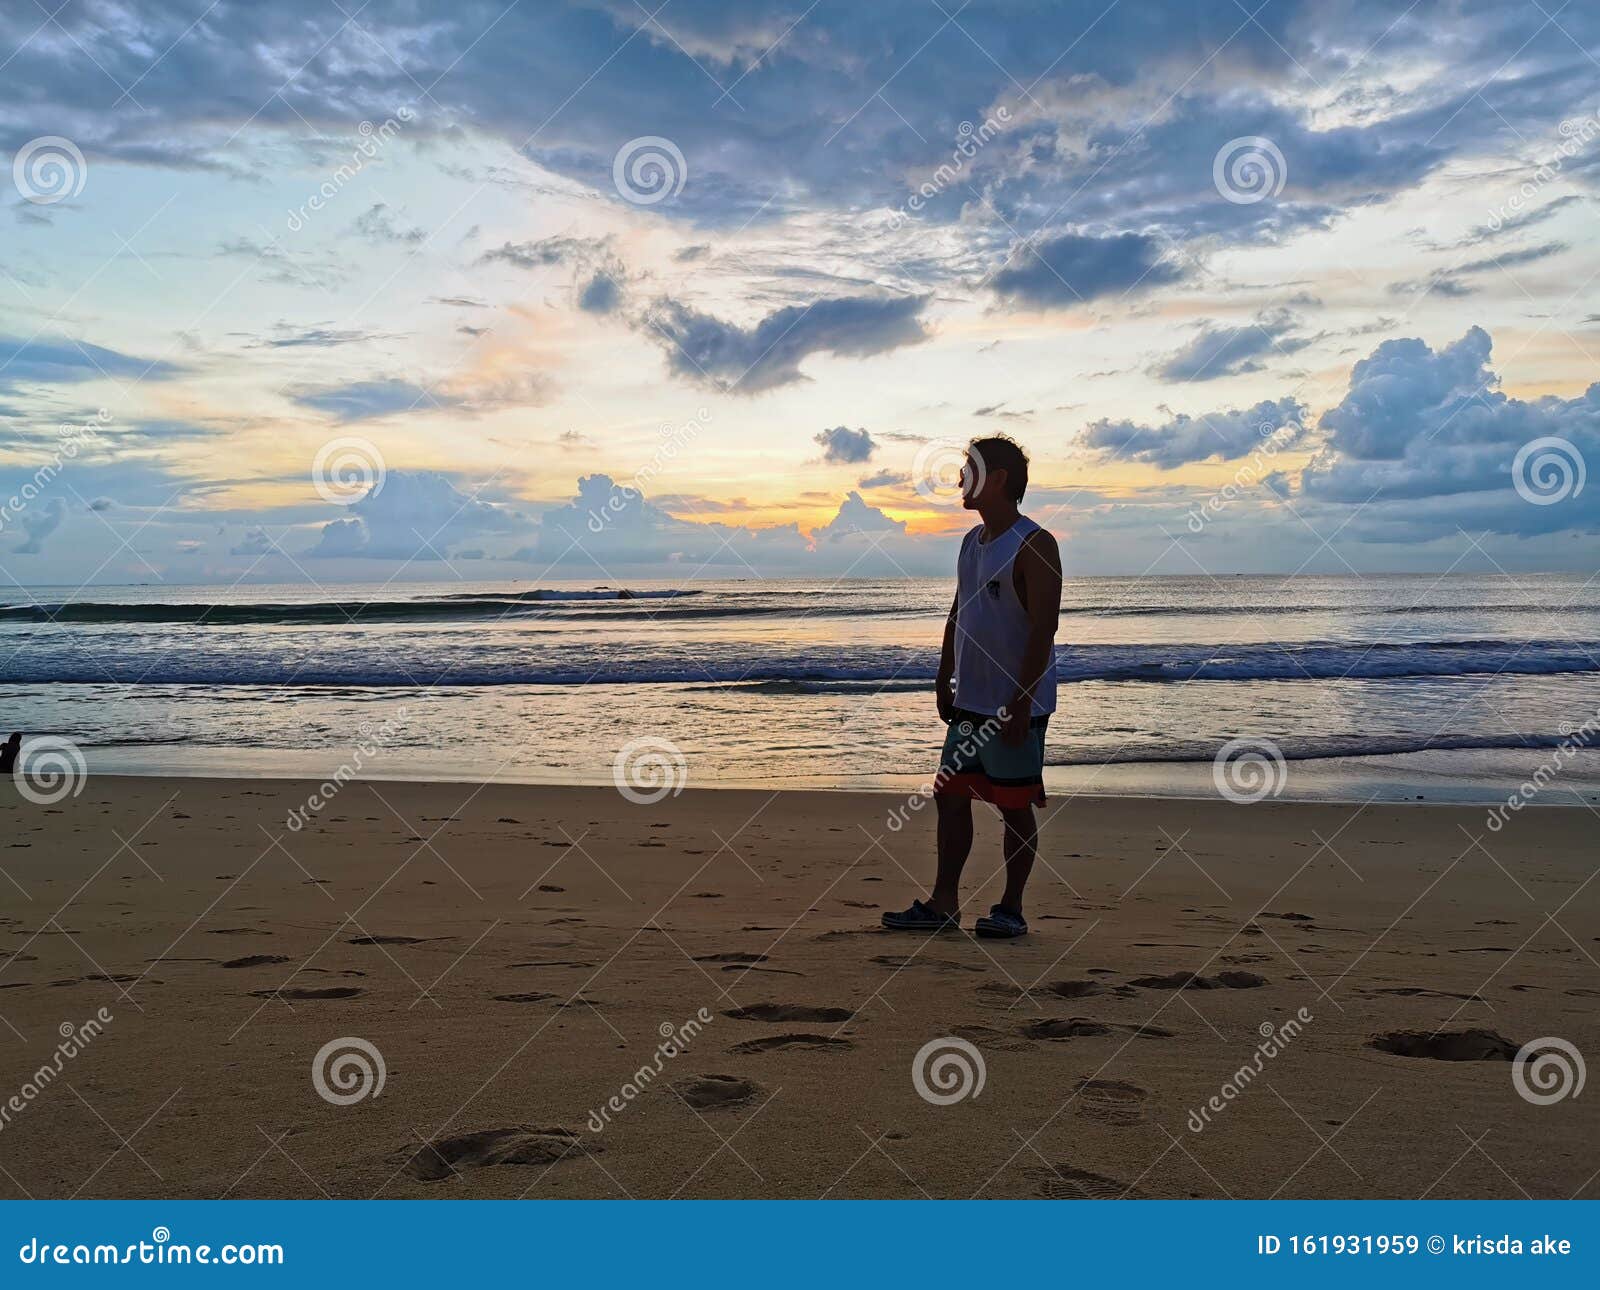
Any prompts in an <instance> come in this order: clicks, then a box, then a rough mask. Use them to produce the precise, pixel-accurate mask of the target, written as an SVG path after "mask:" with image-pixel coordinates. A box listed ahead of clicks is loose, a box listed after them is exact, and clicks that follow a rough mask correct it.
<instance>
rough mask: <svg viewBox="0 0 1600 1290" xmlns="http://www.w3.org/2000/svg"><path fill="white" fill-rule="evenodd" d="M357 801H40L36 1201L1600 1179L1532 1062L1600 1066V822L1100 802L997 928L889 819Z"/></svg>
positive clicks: (9, 803)
mask: <svg viewBox="0 0 1600 1290" xmlns="http://www.w3.org/2000/svg"><path fill="white" fill-rule="evenodd" d="M313 787H314V786H313V785H309V784H303V783H295V782H287V781H264V780H198V779H157V778H145V779H135V778H112V777H104V776H97V777H94V778H91V779H90V780H89V781H88V782H87V783H86V784H85V785H84V786H83V791H82V792H81V794H80V795H79V796H77V797H69V798H66V799H64V800H62V801H60V802H58V803H56V804H55V805H53V806H41V805H38V804H35V803H33V802H30V801H26V800H23V799H21V798H19V797H17V796H16V795H15V794H14V793H10V792H8V794H7V798H6V800H5V801H3V802H0V819H3V820H4V833H5V843H4V845H3V849H0V869H3V877H0V888H3V889H4V890H5V892H6V899H5V901H4V905H3V908H4V911H5V912H4V917H3V919H0V927H3V930H0V951H3V965H0V1017H3V1018H4V1027H5V1030H6V1031H7V1034H6V1037H5V1042H4V1046H3V1054H4V1056H3V1063H0V1097H3V1096H10V1098H11V1100H10V1102H9V1103H6V1104H5V1105H6V1115H5V1118H4V1123H3V1127H0V1192H3V1194H5V1195H7V1196H11V1197H21V1196H33V1197H68V1196H85V1197H156V1196H179V1197H223V1196H227V1197H322V1196H332V1197H341V1198H346V1197H360V1198H366V1197H374V1196H377V1197H416V1196H428V1197H439V1196H451V1197H491V1196H492V1197H518V1196H528V1197H624V1196H632V1197H667V1196H684V1197H817V1196H831V1197H921V1196H924V1195H926V1196H932V1197H967V1196H980V1197H1031V1196H1045V1197H1059V1198H1076V1197H1115V1196H1129V1197H1175V1198H1181V1197H1193V1196H1202V1197H1219V1196H1232V1197H1268V1196H1284V1197H1415V1196H1424V1195H1426V1196H1430V1197H1521V1196H1524V1195H1527V1196H1534V1197H1561V1198H1565V1197H1570V1196H1575V1195H1576V1196H1587V1197H1591V1198H1593V1197H1595V1196H1596V1195H1597V1185H1600V1184H1597V1181H1596V1177H1597V1175H1596V1159H1595V1150H1594V1148H1595V1144H1596V1143H1597V1142H1600V1101H1597V1100H1596V1098H1595V1097H1594V1096H1593V1095H1592V1093H1591V1094H1590V1095H1588V1096H1577V1097H1572V1096H1568V1097H1564V1098H1562V1099H1560V1100H1558V1101H1554V1102H1551V1103H1550V1104H1547V1105H1540V1104H1536V1103H1535V1102H1534V1101H1530V1100H1529V1099H1527V1098H1525V1097H1524V1096H1522V1095H1520V1094H1519V1092H1518V1089H1517V1087H1516V1084H1515V1082H1514V1080H1513V1072H1514V1070H1526V1069H1528V1068H1526V1067H1521V1066H1518V1065H1517V1064H1515V1063H1513V1062H1512V1061H1511V1060H1510V1056H1511V1054H1512V1053H1513V1052H1514V1051H1515V1050H1516V1049H1518V1048H1519V1047H1520V1046H1521V1045H1523V1044H1525V1043H1528V1042H1529V1041H1531V1040H1534V1039H1536V1038H1541V1037H1558V1038H1561V1039H1563V1040H1565V1041H1566V1042H1568V1043H1570V1044H1572V1045H1575V1046H1576V1048H1577V1049H1578V1050H1579V1051H1580V1052H1581V1053H1586V1054H1589V1055H1591V1056H1592V1055H1593V1054H1595V1053H1596V1052H1600V1042H1597V1041H1600V1025H1597V1023H1596V1020H1595V1000H1596V999H1597V998H1600V964H1597V962H1596V956H1597V954H1600V884H1595V883H1593V881H1592V880H1593V877H1594V873H1595V868H1594V836H1595V817H1594V814H1593V812H1591V811H1590V810H1588V809H1583V808H1554V807H1552V808H1547V809H1546V808H1540V809H1530V810H1526V811H1523V812H1521V813H1520V814H1517V815H1515V816H1513V817H1512V818H1511V820H1510V823H1509V824H1508V825H1507V826H1506V828H1505V829H1504V830H1503V831H1501V832H1498V833H1493V832H1490V831H1488V830H1487V829H1486V828H1485V823H1484V811H1483V810H1482V809H1480V808H1466V807H1445V806H1434V805H1429V804H1415V805H1405V806H1395V805H1366V806H1361V805H1356V804H1351V805H1339V804H1311V805H1307V804H1293V803H1283V802H1271V801H1269V802H1261V803H1257V804H1253V805H1233V804H1229V803H1226V802H1222V801H1183V800H1140V799H1135V798H1121V799H1118V798H1098V799H1096V798H1077V799H1073V800H1056V801H1053V802H1052V804H1051V807H1050V809H1049V810H1048V811H1047V812H1046V813H1045V819H1046V823H1045V825H1044V830H1043V835H1042V840H1041V855H1040V865H1039V868H1038V869H1037V870H1036V873H1035V877H1034V883H1033V886H1032V887H1031V888H1030V891H1029V898H1030V907H1029V910H1028V913H1029V917H1030V920H1031V923H1032V927H1033V932H1032V934H1031V935H1029V936H1028V937H1026V938H1024V939H1022V940H1020V941H1016V942H1005V943H995V942H988V941H977V940H974V939H972V938H971V937H969V936H967V935H964V934H963V935H960V936H953V935H946V936H940V937H937V938H931V939H929V938H919V937H916V936H907V935H895V934H892V933H887V932H883V931H881V930H879V928H878V917H879V913H880V911H881V910H883V909H886V908H898V907H902V906H904V905H905V904H906V903H907V902H908V901H909V899H910V898H911V897H912V896H913V895H916V894H920V893H922V892H923V891H924V890H925V887H926V883H927V881H928V879H929V877H930V875H931V851H932V826H933V819H932V811H931V809H926V810H921V811H912V812H909V813H908V815H907V819H908V822H907V823H906V824H905V826H904V827H903V828H900V829H898V830H897V829H891V828H890V827H889V825H888V823H887V821H888V818H889V816H890V813H891V812H893V811H894V810H895V808H896V807H898V806H901V805H902V804H903V803H904V800H905V799H903V798H899V797H894V796H891V795H887V794H883V795H869V794H845V793H802V792H784V793H776V794H767V793H757V792H748V791H736V790H694V789H690V790H687V791H685V792H683V793H682V794H681V795H680V796H677V797H669V798H667V799H665V800H662V801H660V802H657V803H653V804H648V805H638V804H633V803H630V802H628V801H625V800H624V799H623V798H622V797H620V796H619V794H617V793H616V792H614V791H611V790H609V789H597V788H548V787H537V788H534V787H524V786H515V785H492V786H488V787H478V788H474V787H472V786H469V785H461V784H411V783H406V784H402V783H357V784H351V785H349V786H346V787H345V788H344V789H343V790H342V791H341V792H339V793H338V794H337V795H336V796H334V797H333V798H332V800H331V801H329V802H328V803H327V804H325V805H324V806H323V807H322V809H321V810H320V811H313V812H310V813H308V817H307V819H308V822H307V823H305V824H304V826H303V827H301V828H299V829H297V830H296V829H291V828H289V827H287V824H286V821H287V820H288V819H289V817H290V814H291V812H292V811H294V810H296V809H297V808H303V807H304V805H305V803H306V801H307V797H308V794H309V793H310V792H311V791H312V789H313ZM998 864H999V859H998V846H997V830H996V826H995V824H994V823H993V821H989V820H983V819H980V826H979V839H978V843H977V846H976V848H975V851H974V857H973V860H972V862H971V864H970V865H969V868H968V883H967V887H966V893H965V894H966V896H967V899H968V904H967V907H966V921H967V922H968V923H969V924H970V922H971V919H972V917H973V916H975V915H976V914H978V913H982V912H983V911H984V910H986V909H987V907H988V904H989V903H990V902H991V901H992V900H993V899H995V897H996V894H997V892H998V890H999V878H998V873H997V869H998ZM1180 987H1182V988H1180ZM97 1017H99V1018H101V1020H100V1021H99V1022H98V1023H97V1025H96V1026H95V1027H91V1028H90V1029H89V1030H88V1031H84V1030H83V1029H82V1028H83V1026H84V1023H86V1022H88V1021H89V1020H90V1019H92V1018H97ZM689 1023H693V1024H689ZM1290 1023H1292V1024H1290ZM63 1027H66V1028H67V1029H73V1028H77V1029H76V1030H74V1034H75V1036H76V1038H74V1039H72V1040H71V1041H70V1042H69V1043H68V1044H67V1046H69V1047H70V1048H71V1049H72V1052H71V1053H70V1054H68V1055H65V1056H63V1055H61V1051H62V1045H63V1043H64V1042H67V1041H64V1039H63V1036H64V1033H65V1032H64V1030H63ZM1386 1037H1387V1038H1386ZM352 1039H358V1040H361V1041H363V1045H364V1046H357V1047H356V1048H355V1049H352V1048H351V1046H350V1045H349V1044H348V1043H346V1044H345V1045H344V1048H343V1050H342V1051H355V1052H356V1053H357V1056H358V1057H359V1058H361V1059H362V1060H365V1061H366V1062H367V1063H368V1066H369V1068H370V1069H372V1070H373V1071H374V1073H375V1072H376V1065H375V1064H374V1059H373V1057H372V1056H368V1055H367V1054H368V1053H370V1054H375V1055H376V1058H377V1059H380V1060H381V1065H382V1072H383V1082H382V1087H381V1091H379V1090H376V1089H375V1088H374V1086H373V1082H371V1081H369V1082H367V1083H365V1084H363V1083H360V1082H357V1083H356V1084H354V1085H351V1086H348V1087H349V1088H350V1089H351V1090H352V1091H353V1092H354V1093H355V1094H357V1095H358V1096H356V1097H354V1099H353V1100H351V1099H350V1097H349V1094H348V1093H341V1091H340V1089H341V1085H340V1084H339V1079H340V1078H341V1072H344V1073H348V1071H347V1070H346V1068H343V1067H338V1066H337V1062H336V1060H335V1057H333V1056H330V1057H329V1058H328V1059H327V1061H325V1062H324V1064H323V1069H321V1070H320V1071H318V1072H317V1078H314V1069H315V1068H316V1059H317V1057H318V1054H319V1052H320V1051H322V1050H323V1049H324V1048H325V1046H329V1045H334V1041H349V1040H352ZM669 1040H670V1041H671V1042H670V1045H669ZM953 1040H959V1041H962V1042H961V1043H960V1044H954V1043H952V1042H951V1041H953ZM931 1041H941V1042H942V1043H943V1044H944V1048H943V1049H942V1050H941V1051H942V1052H944V1053H945V1054H946V1056H947V1057H949V1063H947V1064H944V1065H940V1064H939V1063H937V1062H936V1063H935V1066H934V1069H933V1072H932V1075H931V1076H930V1077H929V1079H931V1081H932V1082H931V1083H930V1082H929V1079H924V1080H923V1087H924V1091H926V1092H928V1093H930V1094H931V1095H932V1098H931V1100H930V1098H929V1097H925V1096H923V1095H922V1093H920V1092H919V1090H918V1086H917V1084H918V1081H917V1080H914V1078H913V1066H914V1063H915V1060H916V1058H917V1055H918V1054H919V1051H921V1050H923V1049H924V1047H925V1045H928V1044H929V1043H930V1042H931ZM664 1045H666V1046H670V1047H671V1049H672V1052H673V1053H675V1055H670V1054H668V1055H664V1054H663V1047H664ZM1264 1045H1265V1046H1267V1047H1270V1048H1271V1049H1272V1052H1271V1053H1269V1054H1266V1055H1262V1049H1263V1046H1264ZM1375 1045H1376V1046H1375ZM335 1047H336V1048H337V1045H335ZM968 1054H976V1060H974V1058H973V1057H971V1056H969V1055H968ZM1429 1054H1433V1055H1429ZM1463 1057H1465V1058H1470V1059H1469V1060H1446V1059H1445V1058H1463ZM328 1062H334V1068H332V1073H331V1074H330V1067H329V1065H328ZM47 1065H48V1066H49V1067H50V1068H51V1073H50V1074H49V1075H48V1076H47V1077H45V1078H44V1079H42V1080H41V1079H39V1078H38V1076H37V1072H38V1071H39V1069H40V1068H41V1067H42V1066H47ZM1246 1066H1249V1067H1250V1068H1251V1071H1250V1074H1249V1075H1248V1076H1247V1077H1246V1078H1244V1079H1243V1080H1240V1079H1239V1078H1238V1073H1239V1071H1240V1069H1241V1068H1242V1067H1246ZM1257 1066H1259V1071H1257V1070H1256V1069H1255V1068H1256V1067H1257ZM646 1067H648V1069H649V1074H648V1075H646V1076H645V1077H644V1078H642V1079H641V1078H639V1073H640V1072H641V1070H642V1069H644V1068H646ZM657 1067H659V1074H657V1073H655V1072H656V1069H657ZM980 1072H981V1089H979V1088H978V1087H977V1079H978V1076H979V1074H980ZM941 1076H950V1077H958V1078H957V1082H956V1083H955V1084H953V1085H951V1086H950V1087H951V1089H952V1091H954V1092H959V1093H963V1094H964V1095H963V1096H959V1097H958V1098H955V1099H954V1100H950V1099H948V1098H946V1097H945V1095H944V1094H942V1093H941V1091H940V1090H941V1088H942V1087H943V1085H941V1084H940V1082H939V1081H940V1078H941ZM330 1079H331V1080H332V1082H331V1083H330V1082H329V1081H330ZM319 1080H320V1081H321V1083H322V1086H323V1088H324V1090H325V1091H327V1092H329V1093H331V1094H332V1095H333V1100H330V1098H328V1097H324V1096H323V1095H322V1094H321V1093H319V1089H318V1082H319ZM1225 1085H1226V1086H1227V1088H1228V1089H1229V1091H1228V1092H1224V1091H1223V1090H1224V1086H1225ZM374 1094H375V1095H374ZM1214 1097H1215V1098H1216V1099H1217V1100H1216V1101H1215V1102H1212V1101H1211V1099H1213V1098H1214ZM940 1101H947V1103H948V1104H939V1102H940ZM1208 1105H1209V1106H1211V1107H1221V1108H1222V1109H1221V1110H1210V1111H1209V1113H1204V1111H1205V1108H1207V1107H1208ZM1197 1113H1201V1114H1197ZM1197 1122H1198V1123H1199V1129H1198V1130H1196V1128H1195V1127H1194V1126H1195V1124H1196V1123H1197Z"/></svg>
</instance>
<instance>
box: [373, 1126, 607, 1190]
mask: <svg viewBox="0 0 1600 1290" xmlns="http://www.w3.org/2000/svg"><path fill="white" fill-rule="evenodd" d="M603 1150H605V1148H604V1147H601V1146H599V1145H592V1144H590V1143H586V1142H585V1141H584V1140H583V1139H582V1138H580V1137H579V1136H578V1135H577V1134H575V1133H573V1132H571V1131H570V1130H568V1129H560V1128H556V1129H533V1128H529V1127H528V1126H526V1125H517V1126H516V1127H514V1128H510V1129H480V1130H479V1131H478V1132H477V1133H463V1134H460V1135H458V1136H456V1137H451V1138H440V1139H438V1140H436V1141H434V1142H429V1143H426V1144H425V1145H424V1146H423V1147H422V1149H421V1150H420V1151H418V1152H416V1153H415V1154H413V1155H412V1156H411V1158H410V1159H409V1160H407V1161H406V1165H405V1172H406V1173H408V1174H410V1175H411V1176H412V1177H413V1178H416V1179H420V1180H421V1181H422V1182H438V1181H439V1180H440V1179H443V1178H449V1177H450V1176H451V1175H452V1174H455V1173H457V1172H459V1171H460V1170H462V1169H481V1168H487V1167H489V1166H490V1165H550V1164H554V1163H555V1162H556V1161H558V1160H564V1159H566V1158H567V1157H568V1156H578V1155H594V1154H596V1153H598V1152H600V1151H603Z"/></svg>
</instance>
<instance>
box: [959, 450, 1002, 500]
mask: <svg viewBox="0 0 1600 1290" xmlns="http://www.w3.org/2000/svg"><path fill="white" fill-rule="evenodd" d="M1005 486H1006V476H1005V472H1004V471H996V472H993V473H991V472H989V471H986V470H984V468H983V463H982V462H981V461H979V460H978V458H976V457H974V456H973V455H972V454H971V453H970V452H969V453H968V454H967V463H966V465H964V466H963V467H962V468H961V506H962V509H963V510H968V511H975V510H978V509H980V508H981V507H982V506H983V505H984V504H985V503H987V502H988V500H989V499H990V498H991V497H993V496H994V495H995V490H996V489H1001V488H1004V487H1005Z"/></svg>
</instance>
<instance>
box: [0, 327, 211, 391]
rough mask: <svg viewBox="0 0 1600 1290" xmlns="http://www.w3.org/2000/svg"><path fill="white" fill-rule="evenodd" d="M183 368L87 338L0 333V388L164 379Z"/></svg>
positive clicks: (174, 374) (10, 388)
mask: <svg viewBox="0 0 1600 1290" xmlns="http://www.w3.org/2000/svg"><path fill="white" fill-rule="evenodd" d="M183 370H184V369H183V368H182V367H181V366H179V365H178V364H176V363H169V362H166V361H164V360H160V359H148V358H136V357H134V356H133V355H131V354H124V353H121V352H119V351H118V350H114V349H107V348H105V347H104V346H103V345H91V344H89V343H88V342H87V341H81V340H62V339H54V338H46V337H40V336H35V337H32V338H30V339H26V340H24V339H22V338H21V337H16V336H0V390H12V389H15V388H16V387H17V386H19V385H71V384H76V383H77V382H79V381H94V380H100V379H102V378H109V379H111V380H156V381H163V380H167V379H169V378H171V377H174V376H177V375H178V374H179V373H181V372H182V371H183Z"/></svg>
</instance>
